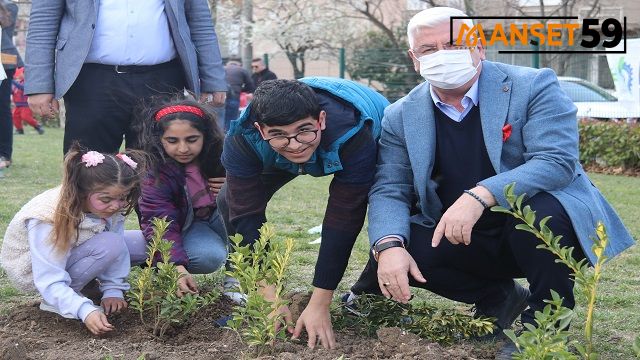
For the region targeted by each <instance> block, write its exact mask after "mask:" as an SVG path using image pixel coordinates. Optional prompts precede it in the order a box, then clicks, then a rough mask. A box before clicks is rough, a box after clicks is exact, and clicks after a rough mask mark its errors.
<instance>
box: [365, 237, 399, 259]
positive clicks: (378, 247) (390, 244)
mask: <svg viewBox="0 0 640 360" xmlns="http://www.w3.org/2000/svg"><path fill="white" fill-rule="evenodd" d="M394 247H404V241H402V240H392V241H387V242H384V243H382V244H375V245H373V247H372V248H371V252H372V253H373V258H374V259H375V260H376V261H378V257H379V256H380V253H381V252H383V251H385V250H387V249H391V248H394Z"/></svg>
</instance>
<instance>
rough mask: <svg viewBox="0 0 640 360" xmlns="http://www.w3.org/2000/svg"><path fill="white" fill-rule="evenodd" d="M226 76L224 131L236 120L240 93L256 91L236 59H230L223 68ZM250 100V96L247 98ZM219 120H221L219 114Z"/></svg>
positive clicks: (238, 111)
mask: <svg viewBox="0 0 640 360" xmlns="http://www.w3.org/2000/svg"><path fill="white" fill-rule="evenodd" d="M224 71H225V74H226V80H227V86H228V87H229V92H228V93H227V101H226V102H225V109H224V131H225V132H226V131H227V130H229V124H231V121H233V120H235V119H237V118H238V115H239V114H240V93H241V92H245V93H247V94H251V93H253V91H254V90H255V89H256V87H255V85H254V84H253V80H251V74H249V72H248V71H247V70H246V69H244V68H243V67H242V64H241V63H240V61H239V60H238V59H230V60H229V61H227V64H226V65H225V66H224ZM248 100H251V96H249V97H248ZM218 114H219V115H220V118H223V116H221V114H220V113H218ZM222 125H223V124H221V127H222Z"/></svg>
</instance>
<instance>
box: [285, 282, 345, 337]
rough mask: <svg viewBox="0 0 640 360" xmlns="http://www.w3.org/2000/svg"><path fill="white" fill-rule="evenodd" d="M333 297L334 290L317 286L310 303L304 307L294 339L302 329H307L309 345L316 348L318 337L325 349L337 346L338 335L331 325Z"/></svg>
mask: <svg viewBox="0 0 640 360" xmlns="http://www.w3.org/2000/svg"><path fill="white" fill-rule="evenodd" d="M332 297H333V291H332V290H326V289H320V288H315V289H314V290H313V294H312V295H311V299H310V300H309V304H308V305H307V307H306V308H305V309H304V311H303V312H302V314H300V317H299V318H298V321H297V322H296V329H295V330H294V331H293V339H297V338H298V337H299V336H300V334H301V333H302V330H303V329H305V330H307V334H308V335H309V340H308V341H307V345H308V346H309V347H310V348H312V349H313V348H314V347H315V346H316V343H317V339H320V343H321V344H322V346H324V348H325V349H334V348H335V347H336V337H335V335H334V334H333V326H332V325H331V314H330V313H329V306H330V305H331V298H332Z"/></svg>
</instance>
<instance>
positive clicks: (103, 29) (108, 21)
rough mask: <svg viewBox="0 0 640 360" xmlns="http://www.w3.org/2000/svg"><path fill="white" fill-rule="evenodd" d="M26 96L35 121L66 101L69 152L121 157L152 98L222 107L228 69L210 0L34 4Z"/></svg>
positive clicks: (43, 0)
mask: <svg viewBox="0 0 640 360" xmlns="http://www.w3.org/2000/svg"><path fill="white" fill-rule="evenodd" d="M25 62H26V74H25V76H26V80H25V93H26V94H27V95H30V97H29V105H30V107H31V109H32V110H33V112H34V113H35V114H37V115H41V116H48V115H52V114H53V113H54V112H56V111H57V110H58V102H57V99H60V98H62V97H63V98H64V100H65V107H66V127H65V139H64V151H65V152H66V150H67V149H68V148H69V146H70V145H71V143H72V141H74V140H79V141H80V142H81V143H82V144H83V145H85V146H88V147H90V148H91V149H93V150H97V151H104V152H116V151H117V150H118V148H119V147H120V144H121V143H122V136H123V135H124V136H125V140H126V144H127V146H131V145H133V146H135V140H136V134H135V132H134V131H133V130H132V129H131V127H130V123H131V118H132V116H134V112H136V110H137V107H138V106H139V105H140V104H141V103H142V102H143V100H148V99H149V98H152V97H153V96H157V95H162V96H168V95H170V94H181V93H182V91H183V89H184V88H186V89H188V90H190V91H192V92H194V93H195V94H196V96H199V98H200V100H201V101H203V102H211V103H212V105H214V106H223V105H224V100H225V96H226V89H227V87H226V83H225V79H224V69H223V67H222V60H221V57H220V50H219V49H218V41H217V37H216V33H215V31H214V28H213V23H212V19H211V12H210V11H209V7H208V4H207V1H206V0H151V1H139V2H123V1H117V0H92V1H91V0H88V1H75V0H34V1H33V2H32V7H31V16H30V23H29V32H28V34H27V49H26V59H25Z"/></svg>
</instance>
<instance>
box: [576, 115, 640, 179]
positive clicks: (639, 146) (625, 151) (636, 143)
mask: <svg viewBox="0 0 640 360" xmlns="http://www.w3.org/2000/svg"><path fill="white" fill-rule="evenodd" d="M578 129H579V134H580V162H581V163H582V164H584V165H599V166H605V167H622V168H624V169H640V126H639V125H638V124H626V123H615V122H607V121H589V120H584V121H581V122H580V123H579V127H578Z"/></svg>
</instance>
